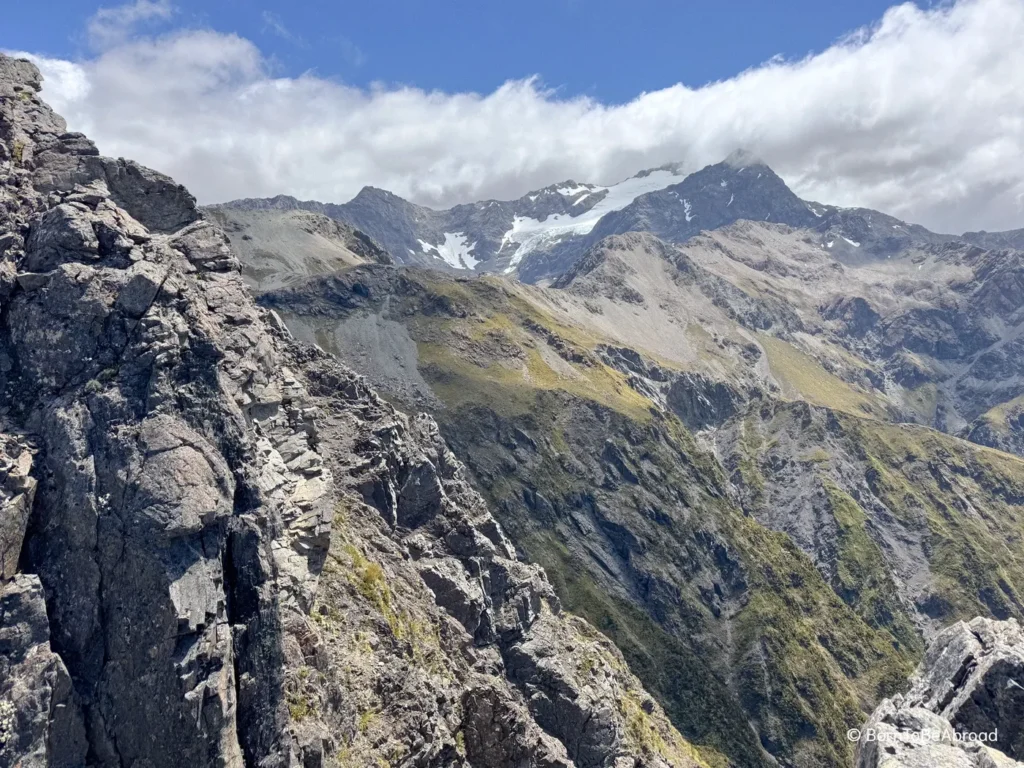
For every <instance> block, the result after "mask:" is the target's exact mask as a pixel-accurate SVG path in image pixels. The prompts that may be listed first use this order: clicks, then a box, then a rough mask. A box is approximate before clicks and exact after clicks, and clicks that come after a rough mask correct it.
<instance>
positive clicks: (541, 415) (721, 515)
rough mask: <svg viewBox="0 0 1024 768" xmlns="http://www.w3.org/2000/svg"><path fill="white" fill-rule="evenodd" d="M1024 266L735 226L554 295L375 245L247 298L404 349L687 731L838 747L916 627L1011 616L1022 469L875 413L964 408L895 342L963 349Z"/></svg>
mask: <svg viewBox="0 0 1024 768" xmlns="http://www.w3.org/2000/svg"><path fill="white" fill-rule="evenodd" d="M849 248H850V249H851V251H852V250H853V249H855V248H856V246H852V245H850V246H849ZM1016 258H1017V255H1016V254H1014V253H1012V252H1010V253H991V252H983V251H981V250H980V249H976V248H972V247H969V246H966V245H963V244H956V243H954V244H952V245H942V244H938V245H927V244H922V245H921V246H918V247H916V248H914V249H911V250H906V251H903V252H901V253H900V254H899V255H898V256H894V257H892V258H880V259H879V258H875V259H864V260H861V259H849V260H845V259H844V260H843V261H841V260H840V259H838V258H837V257H836V249H835V248H831V249H830V248H829V247H828V245H827V241H826V242H822V241H821V237H820V235H819V234H818V233H816V232H812V231H808V230H794V229H792V228H790V227H787V226H784V225H778V224H766V223H763V222H762V223H754V222H740V223H738V224H735V225H732V226H730V227H727V228H724V229H720V230H716V231H715V232H711V233H705V234H701V235H699V236H697V237H694V238H691V239H690V240H689V241H688V243H687V244H685V245H684V246H683V247H675V246H671V245H668V244H666V243H664V242H663V241H660V240H658V239H657V238H655V237H653V236H651V235H645V234H638V233H629V234H625V235H617V236H613V237H610V238H606V239H605V240H603V241H602V242H601V243H600V244H598V245H597V246H595V247H594V248H592V249H591V250H590V251H589V252H588V253H587V254H585V255H584V256H583V257H582V258H581V259H579V260H578V261H577V262H576V263H575V265H574V266H573V267H572V269H571V270H570V271H569V272H567V273H565V274H564V275H563V276H562V277H561V278H559V280H558V281H557V282H556V283H555V285H554V288H553V289H542V288H537V287H533V286H528V285H523V284H517V283H514V282H511V281H507V280H505V279H502V278H498V277H484V278H477V279H456V278H452V277H448V276H445V275H442V274H438V273H433V272H428V271H420V270H413V269H405V270H396V269H392V268H388V267H378V266H366V267H359V268H355V269H352V270H348V271H345V272H343V273H339V274H336V275H332V276H330V277H325V278H318V279H315V280H310V281H307V282H306V283H304V284H301V285H296V286H294V287H292V288H291V289H289V290H285V291H278V292H273V293H271V294H267V295H265V296H263V297H262V299H261V301H262V302H263V303H265V304H266V305H268V306H272V307H274V308H275V309H277V310H278V311H279V312H281V313H282V316H283V317H284V319H285V320H286V322H287V323H288V324H289V327H291V328H292V330H293V331H294V332H295V333H297V334H298V335H300V336H302V337H304V338H306V339H308V340H310V341H315V342H316V343H318V344H319V345H320V346H321V347H322V348H323V349H325V350H327V351H329V352H332V353H334V354H336V355H338V356H340V357H341V358H342V359H345V360H349V361H351V362H352V363H353V364H354V365H357V366H358V365H361V364H362V360H364V359H365V358H364V356H363V355H362V354H361V352H362V350H364V349H365V348H366V346H367V345H368V344H369V343H372V344H374V345H376V347H375V350H376V354H375V355H374V357H375V358H377V359H380V358H383V359H389V360H393V361H395V362H394V363H393V364H389V365H387V366H378V367H376V368H373V367H371V368H368V369H367V370H368V373H369V375H371V377H373V379H374V381H375V382H376V383H377V384H378V385H379V386H380V387H381V388H382V390H384V391H385V392H387V393H389V395H390V396H391V397H393V398H394V399H396V400H398V401H400V402H405V403H408V404H410V405H415V406H417V407H424V408H426V409H428V410H430V411H431V412H432V413H433V414H434V415H435V416H436V418H437V419H438V421H439V422H440V424H441V428H442V431H443V432H444V434H445V435H446V437H447V438H448V439H449V441H450V442H451V444H452V446H453V449H454V450H455V452H456V453H457V455H459V456H460V457H461V458H463V459H464V460H465V461H466V463H467V466H468V467H469V468H470V470H471V472H472V476H473V479H474V481H475V483H476V484H477V485H478V487H480V488H481V489H483V490H484V491H485V495H487V496H488V497H489V499H490V500H491V501H492V502H493V508H494V509H495V510H496V511H497V514H498V516H499V518H500V519H501V521H502V523H503V524H504V525H505V526H506V528H507V529H508V530H509V532H510V534H511V536H512V538H513V540H514V541H515V543H516V545H517V546H518V547H520V548H521V549H522V550H523V551H525V552H527V553H528V554H529V555H530V556H531V557H532V558H535V559H537V560H538V561H540V562H541V563H543V564H544V565H545V567H546V569H547V571H548V573H549V574H551V576H552V579H553V581H554V583H555V585H556V589H557V590H558V592H559V594H560V596H561V597H562V599H563V600H564V601H565V602H566V603H567V604H568V605H569V606H570V607H571V608H572V609H573V610H576V611H579V612H581V613H583V614H584V615H585V616H587V617H588V618H589V619H590V620H591V621H593V622H594V623H595V624H597V625H598V626H600V627H601V628H602V629H604V630H605V631H606V632H608V633H609V634H610V635H611V636H612V637H613V639H614V640H615V641H616V643H617V644H618V645H619V647H620V648H622V650H623V652H624V653H625V654H626V657H627V658H628V659H629V661H630V663H631V665H632V666H633V668H634V669H636V670H637V671H638V672H639V673H640V675H641V677H642V678H643V679H644V681H645V683H646V684H647V686H648V687H649V688H651V689H652V690H653V691H654V692H655V693H656V695H657V696H658V697H659V698H660V699H661V701H662V702H663V703H664V704H665V706H666V709H667V711H668V713H669V715H670V716H671V717H672V718H673V721H674V723H675V724H676V725H677V726H679V727H680V728H681V729H682V731H683V732H684V734H685V735H686V736H687V737H688V738H690V739H691V740H693V741H696V742H697V743H699V744H702V745H705V746H706V747H712V748H714V749H715V750H717V751H718V752H720V753H721V754H723V755H727V756H728V758H729V760H731V761H732V762H733V763H735V764H738V765H768V764H772V761H773V760H775V761H779V762H780V763H781V764H784V765H799V766H803V765H806V766H821V765H837V766H838V765H848V764H849V763H850V761H851V760H852V745H851V744H850V743H849V742H848V741H847V740H846V738H845V731H846V729H847V728H850V727H854V726H856V725H859V724H860V722H861V721H862V720H863V718H864V717H865V713H866V712H868V711H870V709H871V707H872V706H873V705H874V703H875V702H877V700H878V698H879V697H880V696H883V695H887V693H886V692H887V691H893V690H895V689H896V687H897V686H899V685H900V684H901V681H902V679H903V677H904V675H905V674H906V672H907V671H909V669H910V668H911V667H912V665H913V663H914V661H915V660H916V659H917V658H918V657H919V655H920V653H921V651H922V648H923V639H924V638H925V637H928V636H929V635H930V634H931V633H933V632H934V631H935V630H936V629H937V628H939V627H941V626H944V625H945V624H946V623H948V622H950V621H953V620H956V619H960V618H966V619H969V618H972V617H973V616H974V615H976V614H978V613H981V614H984V615H989V616H994V617H998V618H1005V617H1009V616H1014V617H1019V616H1020V615H1021V611H1022V603H1021V595H1022V594H1024V592H1022V590H1024V570H1022V565H1024V558H1022V556H1024V550H1022V539H1021V532H1022V527H1021V526H1022V524H1024V507H1022V503H1024V462H1022V461H1021V460H1020V459H1019V458H1017V457H1013V456H1009V455H1007V454H1003V453H1000V452H998V451H994V450H991V449H989V448H984V447H981V446H978V445H973V444H971V443H968V442H965V441H964V440H961V439H958V438H956V437H952V436H949V435H945V434H942V433H940V432H937V431H933V430H932V429H929V428H928V427H924V426H911V425H901V424H897V423H894V422H898V421H906V420H908V419H916V420H918V421H920V422H922V423H924V424H928V425H929V426H931V425H936V426H944V425H946V424H948V423H949V422H950V421H951V420H950V419H949V418H948V414H949V413H953V412H959V411H958V410H957V409H968V410H969V408H970V407H973V406H971V403H972V397H973V396H972V395H971V394H970V391H969V388H968V389H965V388H963V387H960V386H953V385H952V384H949V385H946V380H945V378H942V376H940V375H939V374H938V372H937V371H932V373H931V374H929V375H931V376H932V377H933V378H932V379H929V381H928V382H926V383H927V384H928V386H929V389H927V390H925V391H926V392H928V393H931V395H930V396H929V397H925V396H924V392H921V391H919V387H920V386H922V384H921V383H920V382H916V381H913V380H911V379H909V378H906V377H905V376H903V374H902V373H901V372H902V371H903V370H904V368H905V365H906V361H905V359H904V357H903V354H902V353H903V347H904V345H907V344H908V341H907V340H909V339H916V338H921V339H929V340H931V341H932V342H934V344H933V346H932V347H931V348H929V349H930V351H929V349H925V348H924V347H922V349H921V350H919V351H918V352H915V353H913V354H914V355H916V357H915V360H918V361H923V360H925V356H927V358H928V359H929V360H932V361H942V360H946V361H949V360H952V359H956V360H958V361H959V360H962V364H963V365H966V366H969V365H971V364H972V361H974V360H975V358H976V356H977V352H978V349H977V347H976V344H977V343H983V344H986V345H987V344H992V343H998V342H997V340H994V339H989V338H988V337H987V336H984V334H982V335H981V336H979V335H978V332H977V328H979V327H980V328H986V329H990V330H991V329H993V328H996V327H1003V328H1007V327H1008V326H1006V325H1005V324H1006V323H1008V322H1011V321H1012V320H1013V318H1015V317H1016V314H1015V313H1017V312H1018V311H1019V308H1020V306H1021V305H1022V303H1024V297H1022V296H1020V295H1017V294H1015V293H1014V292H1013V291H1012V290H1010V291H1009V292H1007V291H1006V290H1005V289H1006V288H1007V287H1008V286H1011V285H1012V284H1013V283H1012V282H1011V281H1010V280H1009V279H1008V277H1010V276H1013V275H1014V274H1015V271H1014V270H1015V269H1016V267H1015V264H1016V261H1015V259H1016ZM844 261H847V262H848V263H844ZM997 276H998V277H997ZM990 277H992V278H995V279H992V280H990V279H989V278H990ZM997 289H998V290H999V291H1000V293H999V295H1000V296H1003V297H1004V298H1005V303H1004V304H1000V303H998V302H992V301H989V300H984V301H982V300H981V299H980V298H979V297H980V296H982V295H988V294H986V293H985V292H986V291H995V290H997ZM863 297H867V298H863ZM844 301H845V303H844ZM869 301H870V303H869ZM862 304H863V305H866V306H867V310H865V309H864V307H863V306H862ZM924 307H930V308H931V309H932V311H931V312H922V308H924ZM1014 307H1016V309H1015V308H1014ZM958 318H959V319H958ZM939 320H941V321H942V322H941V323H939ZM950 323H951V324H950ZM946 325H948V327H949V330H948V333H949V334H951V335H950V339H952V341H949V340H946V341H943V342H942V344H939V343H938V342H939V340H940V339H942V338H943V337H942V336H941V335H936V333H937V332H936V329H937V328H945V327H946ZM1010 335H1011V336H1012V335H1013V333H1012V332H1011V334H1010ZM371 340H372V341H371ZM972 345H973V346H972ZM947 346H948V347H949V349H948V350H947ZM940 349H941V350H943V351H942V352H940ZM954 350H955V351H956V355H954V356H953V357H949V356H946V357H943V356H942V355H945V354H946V351H948V352H950V353H952V352H953V351H954ZM887 355H888V357H886V356H887ZM944 364H946V363H944ZM948 364H949V365H950V366H952V363H948ZM957 365H961V363H960V362H958V363H957ZM944 370H945V369H944ZM952 370H953V367H950V368H949V369H948V370H947V372H949V371H952ZM943 375H945V374H943ZM901 377H902V378H901ZM943 386H944V387H945V388H944V389H942V393H943V394H941V396H940V395H939V394H938V392H939V391H940V388H941V387H943ZM1006 386H1009V387H1010V388H1012V386H1013V384H1012V380H1007V382H1006V383H1005V385H1004V389H1003V390H1002V392H1003V395H1009V394H1012V392H1011V391H1010V390H1007V389H1006ZM1003 395H1000V396H1003ZM958 398H959V399H958ZM940 400H941V401H942V402H943V403H944V405H943V408H944V409H945V413H947V416H946V417H943V419H944V420H943V419H938V418H937V417H936V411H937V410H938V409H937V406H935V403H936V402H938V401H940ZM964 421H966V419H964ZM768 755H770V756H771V757H769V756H768Z"/></svg>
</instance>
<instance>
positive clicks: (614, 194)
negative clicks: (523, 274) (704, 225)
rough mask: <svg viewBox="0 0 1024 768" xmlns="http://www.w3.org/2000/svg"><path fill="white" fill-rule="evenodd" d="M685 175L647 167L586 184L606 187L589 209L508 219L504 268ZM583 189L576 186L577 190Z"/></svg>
mask: <svg viewBox="0 0 1024 768" xmlns="http://www.w3.org/2000/svg"><path fill="white" fill-rule="evenodd" d="M685 177H686V175H685V174H683V173H676V172H674V171H668V170H659V171H651V172H650V173H649V174H647V175H646V176H634V177H632V178H630V179H626V180H625V181H623V182H620V183H618V184H613V185H612V186H610V187H590V188H589V192H590V194H596V193H599V192H602V191H607V192H608V194H607V195H605V197H604V199H603V200H600V201H599V202H598V203H597V204H596V205H595V206H594V207H593V208H591V209H590V210H589V211H586V212H584V213H581V214H579V215H578V216H570V215H568V214H555V215H554V216H548V217H547V218H546V219H544V220H539V219H531V218H529V217H526V216H516V217H515V218H514V219H513V221H512V229H510V230H508V232H506V233H505V235H504V237H502V240H501V248H502V250H504V249H505V247H506V246H508V245H516V246H517V248H516V250H515V252H514V253H513V254H512V259H511V261H509V265H508V268H506V269H505V272H506V273H509V272H514V271H515V268H516V267H517V266H518V265H519V262H521V261H522V260H523V257H524V256H526V255H527V254H528V253H531V252H532V251H535V250H537V249H538V248H540V247H543V246H547V245H550V244H553V243H556V242H558V241H559V240H562V239H563V238H566V237H572V236H581V235H587V234H589V233H590V231H591V230H592V229H593V228H594V226H595V225H596V224H597V222H598V221H599V220H600V219H601V217H602V216H604V215H605V214H606V213H611V212H612V211H619V210H622V209H623V208H625V207H626V206H627V205H629V204H630V203H632V202H633V201H634V200H636V199H637V198H638V197H640V195H645V194H647V193H648V192H656V191H657V190H659V189H665V187H669V186H671V185H673V184H678V183H679V182H681V181H682V180H683V179H684V178H685ZM583 189H584V188H582V187H581V188H578V191H583ZM559 192H562V190H559ZM577 202H578V201H577Z"/></svg>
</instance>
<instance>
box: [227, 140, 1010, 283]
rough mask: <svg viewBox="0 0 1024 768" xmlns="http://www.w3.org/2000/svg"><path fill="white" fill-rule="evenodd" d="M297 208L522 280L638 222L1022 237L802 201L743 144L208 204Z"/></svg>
mask: <svg viewBox="0 0 1024 768" xmlns="http://www.w3.org/2000/svg"><path fill="white" fill-rule="evenodd" d="M296 209H299V210H305V211H311V212H315V213H320V214H323V215H325V216H328V217H330V218H333V219H336V220H338V221H341V222H344V223H346V224H349V225H351V226H352V227H355V228H356V229H358V230H361V231H362V232H364V233H366V234H367V235H369V236H370V237H371V238H373V239H374V240H375V241H376V242H378V243H379V244H380V245H381V246H382V247H383V248H384V249H385V250H386V251H387V252H388V253H389V254H390V255H391V256H392V257H393V258H394V260H395V261H396V262H397V263H398V264H411V265H416V266H426V267H432V268H435V269H442V270H451V271H456V272H477V273H481V272H491V273H495V272H496V273H515V274H516V275H517V276H518V277H519V279H520V280H522V281H524V282H529V283H535V282H544V281H550V280H553V279H555V278H557V276H558V275H560V274H561V273H563V272H564V271H565V270H566V269H568V268H569V267H570V266H571V265H572V263H573V262H575V261H576V259H578V258H579V257H580V256H581V255H582V254H583V253H584V252H585V251H586V250H587V249H588V248H590V247H591V246H593V245H594V244H596V243H597V242H599V241H600V240H601V239H602V238H604V237H606V236H608V235H613V234H622V233H624V232H635V231H646V232H651V233H653V234H655V235H657V236H658V237H659V238H661V239H663V240H665V241H667V242H671V243H683V242H686V241H687V240H688V239H690V238H691V237H693V236H694V235H697V234H698V233H699V232H701V231H708V230H713V229H717V228H719V227H723V226H726V225H728V224H732V223H733V222H736V221H740V220H750V221H767V222H772V223H777V224H786V225H788V226H791V227H796V228H803V229H808V230H811V231H813V232H815V233H816V234H817V236H818V237H819V239H820V244H821V246H822V247H823V248H825V249H827V250H831V251H832V252H833V253H835V254H836V255H837V257H838V258H839V259H840V260H842V261H844V262H847V263H850V262H859V261H863V260H872V259H875V258H879V257H887V256H891V255H893V254H896V253H898V252H900V251H902V250H904V249H906V248H907V247H909V246H911V245H915V244H916V245H924V244H931V245H935V244H941V243H944V242H952V241H956V240H965V241H967V242H970V243H972V244H974V245H979V246H981V247H985V248H1022V247H1024V229H1022V230H1014V231H1010V232H970V233H966V234H964V235H962V236H956V235H946V234H937V233H934V232H931V231H929V230H928V229H926V228H924V227H922V226H919V225H916V224H910V223H908V222H905V221H902V220H900V219H897V218H895V217H893V216H889V215H887V214H884V213H881V212H879V211H874V210H870V209H866V208H841V207H838V206H834V205H825V204H821V203H816V202H812V201H806V200H802V199H801V198H799V197H798V196H797V195H796V194H794V193H793V191H792V190H790V189H789V187H788V186H787V185H786V183H785V182H784V181H783V180H782V179H781V178H780V177H779V176H778V174H776V173H775V172H774V171H773V170H772V169H771V168H769V167H768V166H767V165H765V164H764V163H762V162H761V161H760V160H758V159H757V158H756V157H755V156H754V155H752V154H751V153H749V152H745V151H737V152H734V153H733V154H732V155H730V156H729V157H728V158H726V159H725V160H724V161H723V162H721V163H717V164H715V165H710V166H707V167H706V168H703V169H702V170H700V171H697V172H696V173H692V174H689V175H686V174H684V173H683V171H682V169H681V166H680V165H666V166H662V167H659V168H653V169H649V170H645V171H641V172H640V173H638V174H636V175H635V176H632V177H631V178H629V179H626V180H625V181H622V182H619V183H618V184H613V185H611V186H599V185H595V184H589V183H579V182H576V181H574V180H568V181H563V182H560V183H557V184H552V185H550V186H547V187H544V188H543V189H539V190H536V191H534V192H530V193H529V194H527V195H524V196H523V197H521V198H519V199H518V200H511V201H500V200H484V201H481V202H477V203H471V204H466V205H457V206H455V207H454V208H449V209H447V210H434V209H432V208H427V207H424V206H421V205H416V204H414V203H410V202H409V201H407V200H404V199H402V198H401V197H399V196H398V195H395V194H393V193H391V192H388V191H386V190H383V189H377V188H376V187H364V188H363V189H362V191H360V192H359V194H358V195H356V196H355V197H354V198H353V199H352V200H351V201H349V202H347V203H344V204H340V205H339V204H335V203H321V202H317V201H314V200H297V199H296V198H294V197H289V196H286V195H279V196H277V197H273V198H250V199H244V200H234V201H231V202H228V203H223V204H221V205H217V206H211V210H215V211H217V210H219V211H257V210H296ZM225 215H229V214H225Z"/></svg>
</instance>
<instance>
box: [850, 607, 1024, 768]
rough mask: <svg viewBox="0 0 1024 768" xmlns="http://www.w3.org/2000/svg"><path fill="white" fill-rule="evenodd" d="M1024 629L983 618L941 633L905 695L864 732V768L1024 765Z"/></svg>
mask: <svg viewBox="0 0 1024 768" xmlns="http://www.w3.org/2000/svg"><path fill="white" fill-rule="evenodd" d="M1021 678H1024V633H1022V632H1021V628H1020V625H1019V624H1018V623H1017V622H1016V621H1015V620H1012V619H1011V620H1009V621H993V620H990V619H983V618H977V619H974V620H973V621H971V622H970V623H965V622H962V621H961V622H958V623H956V624H954V625H953V626H951V627H949V628H947V629H945V630H944V631H942V632H941V633H939V634H938V635H937V636H936V637H935V639H934V640H933V641H932V642H931V644H930V645H929V647H928V650H927V652H926V653H925V657H924V659H923V660H922V662H921V665H920V666H919V667H918V670H917V672H916V674H915V675H914V677H913V678H912V679H911V684H910V690H909V692H907V693H906V694H903V695H898V696H895V697H893V698H891V699H886V700H884V701H883V702H882V703H881V704H880V705H879V706H878V708H877V709H876V710H875V712H874V713H873V714H872V715H871V718H870V719H869V720H868V722H867V723H866V725H865V726H864V728H863V729H861V730H859V731H857V732H855V733H853V734H852V737H853V738H856V739H858V740H859V746H858V753H857V766H858V768H882V767H883V766H884V767H885V768H918V767H920V768H961V766H962V767H963V768H974V767H976V768H1010V767H1011V766H1019V765H1024V762H1021V760H1022V759H1024V725H1022V724H1024V686H1022V684H1021V682H1020V680H1021Z"/></svg>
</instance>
